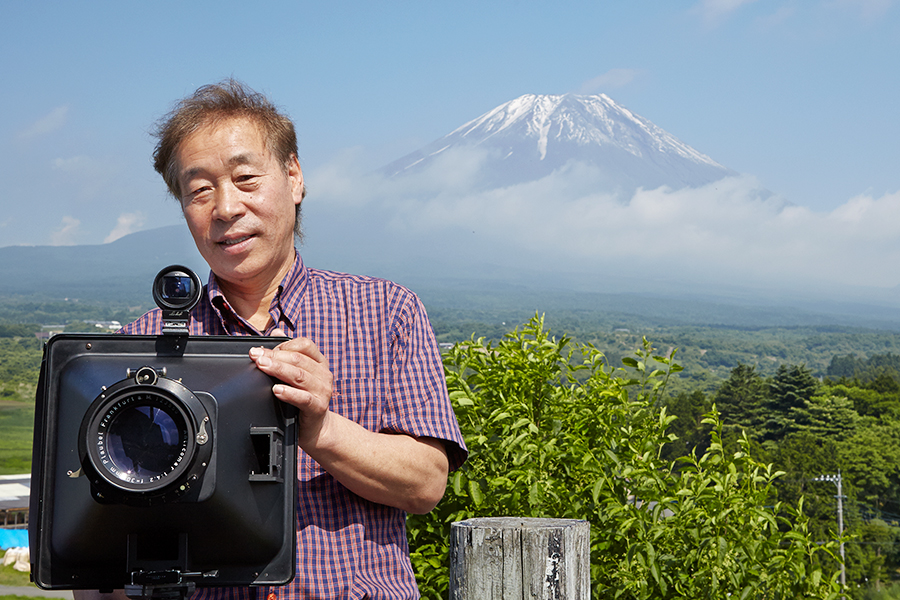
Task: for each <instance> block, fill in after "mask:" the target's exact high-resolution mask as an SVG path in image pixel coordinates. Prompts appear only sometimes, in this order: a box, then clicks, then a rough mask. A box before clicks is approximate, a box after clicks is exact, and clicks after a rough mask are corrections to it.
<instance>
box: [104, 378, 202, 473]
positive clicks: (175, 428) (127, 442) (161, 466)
mask: <svg viewBox="0 0 900 600" xmlns="http://www.w3.org/2000/svg"><path fill="white" fill-rule="evenodd" d="M127 404H128V405H127V406H123V407H120V408H116V409H114V414H112V415H110V419H109V425H108V427H106V440H105V444H106V453H107V455H108V456H109V461H110V462H109V464H108V465H107V469H109V471H110V472H112V473H113V474H114V475H115V476H116V477H118V478H119V479H121V480H124V481H132V482H133V483H136V482H142V481H154V480H155V479H158V478H160V477H162V476H164V475H167V474H168V473H170V472H171V471H172V469H174V468H175V467H177V466H178V464H179V463H180V462H181V460H183V459H184V451H185V447H186V442H187V430H186V429H185V426H184V425H185V424H184V422H183V420H182V419H181V418H180V416H179V415H177V414H176V415H175V416H174V417H173V415H172V414H170V413H169V411H168V410H167V408H165V407H163V406H161V405H160V403H159V402H157V401H155V399H154V398H152V397H150V396H149V395H147V394H135V395H134V396H131V397H130V398H128V401H127ZM111 412H112V411H111Z"/></svg>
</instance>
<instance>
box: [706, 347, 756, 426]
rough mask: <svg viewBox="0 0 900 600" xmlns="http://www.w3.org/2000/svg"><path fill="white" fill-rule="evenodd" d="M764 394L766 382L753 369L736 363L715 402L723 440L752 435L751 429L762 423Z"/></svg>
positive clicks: (754, 368)
mask: <svg viewBox="0 0 900 600" xmlns="http://www.w3.org/2000/svg"><path fill="white" fill-rule="evenodd" d="M766 391H767V387H766V382H765V380H764V379H763V378H762V377H760V375H759V374H758V373H757V372H756V367H754V366H751V365H745V364H743V363H739V364H738V366H736V367H735V368H733V369H732V370H731V374H730V375H729V376H728V379H726V380H725V382H724V383H723V384H722V385H721V387H719V390H718V391H717V392H716V396H715V399H714V402H715V404H716V407H717V408H718V409H719V412H720V413H721V415H722V424H723V426H724V431H725V434H726V436H729V434H730V436H731V437H737V436H739V435H740V433H741V432H742V431H745V430H746V431H748V434H749V435H750V436H751V437H753V436H754V435H755V432H754V430H753V428H754V426H755V425H757V424H758V423H759V422H760V420H761V419H762V416H761V411H762V407H763V405H764V403H765V402H766V398H767V395H766Z"/></svg>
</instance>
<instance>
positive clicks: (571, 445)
mask: <svg viewBox="0 0 900 600" xmlns="http://www.w3.org/2000/svg"><path fill="white" fill-rule="evenodd" d="M623 363H624V364H625V366H626V369H613V368H610V367H609V365H608V364H607V363H606V360H605V358H604V356H603V355H602V354H601V353H600V352H599V351H597V350H596V349H595V348H593V347H591V346H584V345H583V346H579V347H578V348H574V347H573V345H571V344H570V340H569V339H567V338H566V337H562V338H560V339H555V338H552V337H550V335H549V332H548V331H546V330H545V328H544V323H543V319H542V318H538V317H535V318H534V319H532V320H531V321H529V322H528V323H527V324H525V325H524V326H522V327H521V328H518V329H516V330H515V331H513V332H511V333H509V334H508V335H507V336H506V337H505V338H503V339H502V340H501V341H500V342H498V343H497V344H496V346H494V345H492V344H490V343H486V342H485V341H484V340H483V339H478V340H475V339H472V340H470V341H468V342H465V343H462V344H458V345H456V346H455V347H454V348H453V349H452V350H450V351H449V352H448V353H447V354H446V356H445V368H446V373H447V384H448V389H449V391H450V397H451V401H452V402H453V404H454V408H455V409H456V411H457V416H458V418H459V421H460V426H461V428H462V431H463V435H464V436H465V440H466V444H467V446H468V447H469V451H470V456H469V460H468V461H467V462H466V464H465V465H464V466H463V467H462V468H461V469H460V470H458V471H457V472H455V473H453V474H451V477H450V485H449V486H448V490H447V494H446V496H445V498H444V500H443V501H442V502H441V504H440V505H439V506H438V507H437V508H436V509H435V510H434V511H432V512H431V513H429V514H427V515H415V516H410V518H409V536H410V548H411V556H412V559H413V564H414V567H415V569H416V572H417V577H418V580H419V585H420V589H421V591H422V595H423V597H425V598H434V599H437V598H446V597H447V596H448V585H449V582H448V565H447V563H446V561H447V557H448V550H449V548H448V537H449V528H450V523H451V522H453V521H459V520H464V519H468V518H472V517H479V516H522V517H556V518H576V519H587V520H589V521H590V523H591V580H592V594H593V597H594V598H623V599H625V598H628V599H630V598H635V599H637V598H641V599H644V598H654V599H657V598H684V597H686V598H712V597H726V596H728V595H730V596H732V597H734V598H805V597H809V598H834V597H837V591H838V587H837V584H836V577H837V573H836V571H835V568H836V567H835V564H836V563H835V562H834V560H833V556H834V550H835V544H834V543H833V542H832V543H827V544H822V545H818V544H817V543H816V542H814V541H813V540H812V538H811V536H810V535H809V533H808V531H807V529H806V518H805V516H804V515H803V511H802V503H801V504H800V506H798V507H796V508H792V507H787V506H784V505H782V504H781V503H777V502H774V500H773V498H772V495H773V494H772V491H773V487H772V485H773V481H774V480H775V479H776V478H777V477H778V476H779V475H780V473H778V472H775V471H774V470H773V469H772V467H771V466H770V465H764V464H761V463H759V462H757V461H756V460H754V459H753V458H752V457H751V456H750V455H749V453H748V451H747V449H748V446H749V443H748V441H747V440H746V438H743V439H742V440H741V441H740V448H741V450H740V451H739V452H737V453H733V454H730V453H726V452H725V451H724V450H723V446H722V443H721V424H720V421H719V417H718V414H717V413H716V411H715V408H713V411H712V412H711V413H709V414H708V415H707V416H706V418H705V420H704V422H705V423H706V424H708V425H709V426H710V427H711V429H712V434H711V440H710V444H709V449H708V450H707V451H706V452H705V453H704V454H702V455H701V456H696V455H693V456H690V457H687V458H684V459H679V460H677V461H674V462H670V461H666V460H664V459H663V458H661V451H662V449H663V447H664V445H665V444H667V443H669V442H671V441H673V438H674V436H673V435H672V434H669V433H667V431H666V429H667V426H668V424H669V423H670V422H671V420H672V417H670V416H668V415H667V414H666V412H665V410H664V409H662V410H660V409H658V408H656V407H657V406H658V405H659V399H660V396H661V394H662V393H663V391H664V389H665V384H666V381H667V379H668V376H669V374H670V373H674V372H677V371H678V370H680V367H679V366H678V365H676V364H675V363H674V362H672V360H671V357H663V356H654V355H653V349H652V348H651V347H650V345H649V343H647V342H646V340H645V341H644V347H643V349H642V350H640V351H639V352H637V353H636V354H635V356H634V357H626V358H625V359H624V360H623ZM822 563H824V564H825V565H828V568H827V570H823V567H822V566H821V564H822Z"/></svg>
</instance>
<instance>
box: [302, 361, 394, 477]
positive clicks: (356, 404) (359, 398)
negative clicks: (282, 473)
mask: <svg viewBox="0 0 900 600" xmlns="http://www.w3.org/2000/svg"><path fill="white" fill-rule="evenodd" d="M384 394H385V391H384V390H383V389H382V382H381V380H380V379H368V378H353V379H335V380H334V383H333V385H332V390H331V404H330V405H329V410H331V411H332V412H334V413H336V414H338V415H340V416H342V417H345V418H347V419H349V420H351V421H353V422H354V423H358V424H360V425H362V426H363V427H365V428H366V429H368V430H369V431H380V430H381V427H382V422H383V419H384V417H383V412H384V411H383V406H384ZM299 461H300V471H301V479H309V478H312V477H315V476H316V475H320V474H322V473H323V472H324V470H323V469H322V467H321V466H320V465H319V463H317V462H316V461H314V460H313V459H312V458H311V457H310V456H309V455H308V454H306V452H303V451H302V450H300V453H299Z"/></svg>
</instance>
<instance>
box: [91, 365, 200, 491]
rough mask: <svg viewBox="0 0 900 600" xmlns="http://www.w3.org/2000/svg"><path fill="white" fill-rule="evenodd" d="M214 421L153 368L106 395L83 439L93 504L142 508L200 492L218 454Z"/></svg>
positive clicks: (93, 407) (96, 403) (189, 394)
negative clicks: (211, 463) (129, 505)
mask: <svg viewBox="0 0 900 600" xmlns="http://www.w3.org/2000/svg"><path fill="white" fill-rule="evenodd" d="M210 398H211V397H210ZM212 415H214V410H208V409H207V407H205V406H204V403H203V402H202V401H201V399H200V398H199V397H198V396H197V395H195V394H194V393H193V392H191V390H189V389H188V388H186V387H185V386H183V385H182V384H180V383H179V382H177V381H175V380H173V379H169V378H167V377H164V376H159V375H158V374H157V373H156V371H155V370H154V369H152V368H151V367H142V368H141V369H138V370H137V372H136V373H135V374H134V376H133V377H129V378H128V379H124V380H122V381H119V382H118V383H116V384H114V385H112V386H110V387H109V388H108V389H106V390H104V391H103V393H101V394H100V395H99V396H98V397H97V398H96V399H95V400H94V402H93V403H92V404H91V406H90V408H89V409H88V411H87V412H86V413H85V417H84V420H83V421H82V425H81V429H80V433H79V438H78V442H79V455H80V458H81V464H82V470H83V473H84V474H85V475H86V476H87V477H88V479H89V480H90V482H91V487H92V491H93V493H94V497H95V499H97V500H98V501H100V502H104V503H122V504H132V505H139V506H143V505H150V504H159V503H164V502H171V501H173V500H176V499H179V498H182V497H184V496H185V495H187V494H190V493H191V492H194V491H196V490H198V489H199V487H200V486H199V483H200V481H201V479H202V478H203V476H204V473H205V471H206V469H207V467H208V466H209V464H210V459H211V456H212V452H213V446H214V439H213V430H214V425H215V423H214V420H213V416H212Z"/></svg>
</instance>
